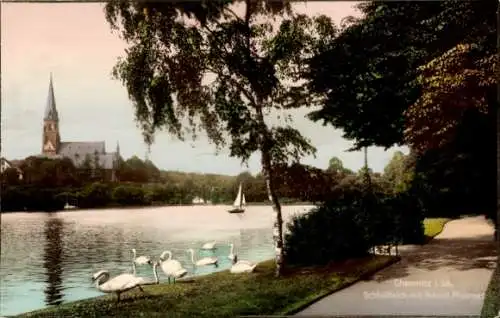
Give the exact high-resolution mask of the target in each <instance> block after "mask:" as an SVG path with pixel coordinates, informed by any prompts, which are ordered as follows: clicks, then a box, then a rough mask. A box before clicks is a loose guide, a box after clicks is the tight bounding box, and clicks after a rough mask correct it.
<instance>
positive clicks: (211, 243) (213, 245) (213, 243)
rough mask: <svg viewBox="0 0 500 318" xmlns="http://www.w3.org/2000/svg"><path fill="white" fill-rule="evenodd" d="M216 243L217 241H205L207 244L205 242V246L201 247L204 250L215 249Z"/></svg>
mask: <svg viewBox="0 0 500 318" xmlns="http://www.w3.org/2000/svg"><path fill="white" fill-rule="evenodd" d="M216 243H217V242H216V241H212V242H208V243H205V244H203V246H202V247H201V249H202V250H213V249H215V244H216Z"/></svg>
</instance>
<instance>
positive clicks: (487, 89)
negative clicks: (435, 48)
mask: <svg viewBox="0 0 500 318" xmlns="http://www.w3.org/2000/svg"><path fill="white" fill-rule="evenodd" d="M482 50H484V48H482V47H480V46H478V45H477V44H475V43H472V44H458V45H457V46H455V47H454V48H452V49H451V50H449V51H448V52H446V53H444V54H443V55H441V56H439V57H437V58H435V59H433V60H432V61H430V62H429V63H427V64H425V65H423V66H421V67H420V68H419V71H420V74H419V75H418V76H417V82H418V84H420V85H421V86H422V95H421V96H420V97H419V98H418V99H417V101H416V102H415V103H414V104H413V105H411V106H410V107H409V108H408V109H407V110H406V111H405V116H406V119H407V128H406V131H405V137H406V142H407V143H408V144H410V145H412V146H413V148H414V150H416V151H425V150H427V149H430V148H437V147H440V146H443V145H444V144H445V143H446V142H449V141H450V140H451V139H452V138H453V137H454V136H455V132H456V128H457V126H458V123H459V122H461V121H462V119H463V117H464V113H465V111H466V110H467V109H470V108H475V109H477V110H478V111H480V112H483V113H485V114H487V113H488V112H489V111H490V108H491V105H492V104H493V103H494V98H495V96H494V88H495V84H496V81H497V80H498V76H495V65H496V63H497V58H498V57H497V54H496V53H493V51H489V52H481V51H482ZM490 50H491V49H490ZM485 53H486V54H487V56H486V57H485V56H484V54H485ZM497 75H498V74H497Z"/></svg>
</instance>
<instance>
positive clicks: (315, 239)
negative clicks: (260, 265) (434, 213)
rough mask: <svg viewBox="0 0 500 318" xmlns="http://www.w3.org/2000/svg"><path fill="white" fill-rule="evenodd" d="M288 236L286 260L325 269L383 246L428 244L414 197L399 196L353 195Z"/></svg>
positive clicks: (295, 223)
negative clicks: (424, 242)
mask: <svg viewBox="0 0 500 318" xmlns="http://www.w3.org/2000/svg"><path fill="white" fill-rule="evenodd" d="M288 229H289V233H287V234H286V235H285V258H286V261H287V262H289V263H290V264H294V265H322V264H325V263H328V262H329V261H335V260H342V259H347V258H355V257H360V256H364V255H366V253H367V251H368V250H369V249H370V248H371V247H374V246H378V245H395V244H408V243H413V244H416V243H422V242H423V241H424V238H425V237H424V228H423V215H422V213H421V212H420V205H419V204H418V200H416V199H414V197H413V196H411V195H410V194H408V193H400V194H397V195H394V196H383V195H380V194H379V195H378V196H375V195H369V194H363V193H360V192H353V193H351V192H350V191H347V192H345V193H343V195H342V196H338V199H337V200H331V201H328V202H325V203H323V205H321V206H320V207H318V208H315V209H313V210H312V211H311V212H310V213H308V214H306V215H301V216H296V217H294V218H293V219H292V221H291V223H289V224H288Z"/></svg>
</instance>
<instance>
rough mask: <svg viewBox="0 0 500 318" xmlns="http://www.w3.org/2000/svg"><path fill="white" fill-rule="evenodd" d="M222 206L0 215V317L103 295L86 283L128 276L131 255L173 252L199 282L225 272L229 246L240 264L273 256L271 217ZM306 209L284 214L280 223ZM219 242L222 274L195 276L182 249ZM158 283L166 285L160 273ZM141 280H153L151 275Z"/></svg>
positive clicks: (266, 211)
mask: <svg viewBox="0 0 500 318" xmlns="http://www.w3.org/2000/svg"><path fill="white" fill-rule="evenodd" d="M227 208H228V207H227V206H178V207H157V208H147V209H108V210H86V211H71V212H59V213H9V214H2V215H1V221H2V222H1V261H0V306H1V307H0V315H13V314H18V313H22V312H26V311H31V310H35V309H40V308H43V307H46V306H50V305H57V304H60V303H63V302H68V301H73V300H79V299H84V298H89V297H95V296H99V295H101V293H100V292H99V291H97V290H96V289H95V287H94V286H93V285H92V283H91V276H92V274H93V273H94V272H97V271H98V270H101V269H107V270H109V271H110V272H111V274H112V275H117V274H120V273H123V272H126V271H130V270H131V264H132V253H131V249H132V248H135V249H136V250H137V255H138V256H140V255H147V256H153V257H154V258H158V257H159V255H160V254H161V253H162V251H164V250H170V251H172V253H173V256H174V258H175V259H178V260H179V261H181V263H183V265H184V267H185V268H186V269H188V271H190V274H189V275H203V274H207V273H210V272H214V271H221V270H226V269H228V268H229V267H230V266H231V264H230V261H229V260H228V258H227V255H228V254H229V249H230V248H229V245H228V244H229V243H233V244H234V246H235V253H236V254H237V255H238V257H239V259H245V260H251V261H257V262H258V261H263V260H266V259H270V258H272V257H273V256H274V248H273V241H272V224H273V216H272V215H273V213H272V209H271V207H269V206H250V207H248V208H247V210H246V212H245V213H244V214H229V213H227V212H226V211H227ZM308 208H310V207H308V206H284V207H283V217H284V220H289V219H290V217H291V216H292V215H293V214H299V213H303V212H304V211H306V210H308ZM212 240H216V241H217V242H218V243H217V245H218V248H217V249H216V250H215V251H214V252H210V251H200V253H199V255H200V256H202V255H207V256H208V255H216V256H218V257H219V266H218V267H214V266H206V267H199V268H197V269H193V266H192V265H191V264H192V263H191V260H190V257H189V255H188V254H187V252H186V249H188V248H193V249H195V251H198V250H199V248H200V247H201V246H202V245H203V243H205V242H208V241H212ZM158 272H159V275H160V281H165V280H166V277H165V276H164V275H163V273H162V272H161V270H159V271H158ZM137 274H138V275H139V276H144V277H151V278H153V273H152V270H151V267H149V266H144V267H141V266H138V267H137Z"/></svg>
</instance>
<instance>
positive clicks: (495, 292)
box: [481, 266, 500, 318]
mask: <svg viewBox="0 0 500 318" xmlns="http://www.w3.org/2000/svg"><path fill="white" fill-rule="evenodd" d="M499 314H500V266H497V268H496V269H495V271H494V272H493V275H492V276H491V281H490V283H489V285H488V289H487V290H486V294H485V295H484V302H483V308H482V310H481V318H491V317H495V316H497V315H499Z"/></svg>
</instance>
